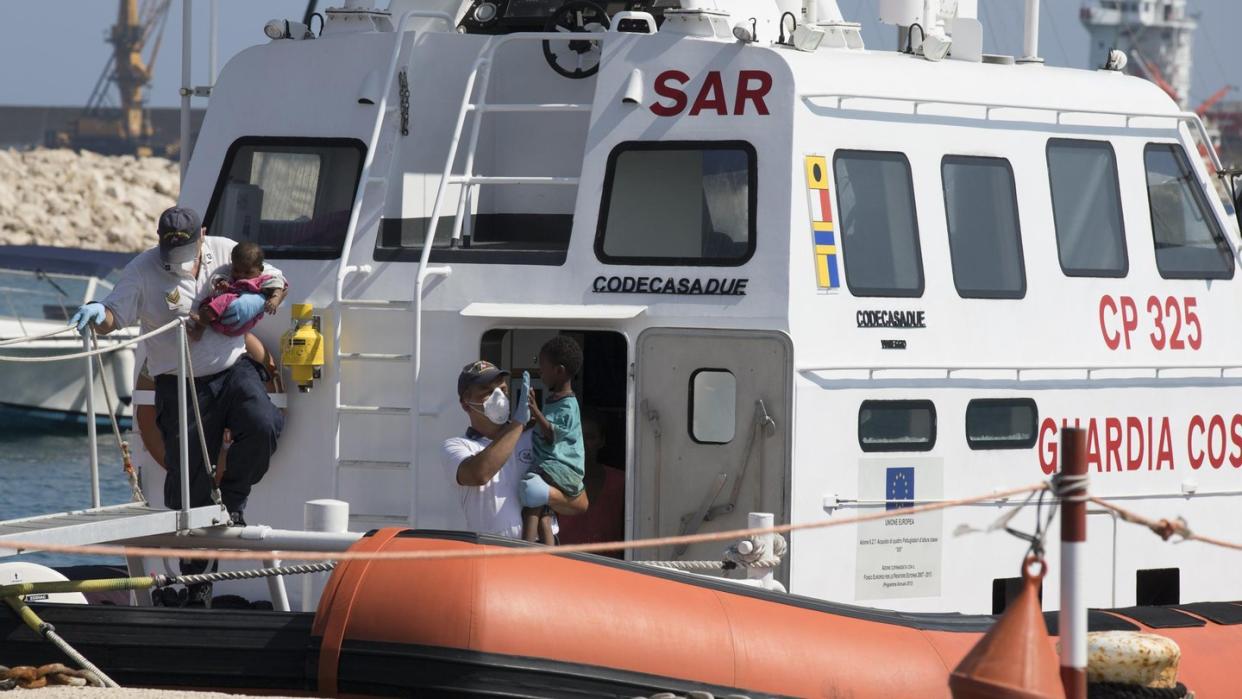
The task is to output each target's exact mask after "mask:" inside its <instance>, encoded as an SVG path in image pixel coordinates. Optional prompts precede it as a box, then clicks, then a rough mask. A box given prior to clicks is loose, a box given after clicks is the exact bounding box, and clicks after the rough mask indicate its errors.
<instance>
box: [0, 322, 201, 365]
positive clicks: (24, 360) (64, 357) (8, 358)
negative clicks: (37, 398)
mask: <svg viewBox="0 0 1242 699" xmlns="http://www.w3.org/2000/svg"><path fill="white" fill-rule="evenodd" d="M180 324H181V320H180V319H177V320H170V321H168V322H167V323H165V324H163V325H161V326H160V327H158V328H156V329H154V330H152V331H151V332H149V333H144V334H142V335H138V336H137V337H131V338H129V339H128V340H122V341H120V342H118V343H116V344H114V345H109V346H107V347H100V348H99V349H93V350H89V351H83V352H75V353H74V354H56V355H50V356H46V357H16V356H13V355H6V354H0V362H17V363H19V364H38V363H45V362H66V361H69V360H71V359H82V358H83V357H94V356H96V355H100V354H107V353H109V352H116V351H118V350H122V349H125V348H126V347H130V346H132V345H136V344H138V343H139V342H142V341H143V340H146V339H148V338H152V337H155V336H156V335H159V334H160V333H165V332H168V331H169V330H171V329H173V328H175V327H177V326H178V325H180ZM66 327H73V326H66ZM61 332H63V331H61ZM28 337H34V336H28ZM23 339H26V338H23Z"/></svg>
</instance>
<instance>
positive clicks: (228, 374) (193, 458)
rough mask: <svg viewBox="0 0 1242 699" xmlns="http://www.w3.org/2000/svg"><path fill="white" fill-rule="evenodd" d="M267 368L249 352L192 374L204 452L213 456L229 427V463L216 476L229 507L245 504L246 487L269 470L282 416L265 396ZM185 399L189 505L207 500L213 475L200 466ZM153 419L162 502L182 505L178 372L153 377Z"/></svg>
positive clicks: (190, 408) (200, 453)
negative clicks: (163, 468)
mask: <svg viewBox="0 0 1242 699" xmlns="http://www.w3.org/2000/svg"><path fill="white" fill-rule="evenodd" d="M264 374H266V371H265V370H263V369H262V367H260V366H259V365H258V364H257V363H255V362H254V361H253V360H251V359H250V358H249V357H244V356H243V357H242V358H241V359H239V360H237V362H236V363H235V364H233V366H231V367H229V368H228V369H225V370H224V371H222V372H220V373H218V374H212V375H210V376H200V377H196V378H195V379H194V388H195V392H196V393H197V394H198V406H199V410H200V411H202V417H203V436H204V438H205V439H206V440H207V453H208V454H209V455H210V456H211V457H212V459H213V460H214V459H216V458H217V456H218V455H219V453H220V446H221V444H222V443H223V441H224V430H225V429H226V428H227V429H228V430H229V432H231V433H232V435H233V444H232V446H230V447H229V459H228V466H227V468H226V469H225V471H224V478H223V480H222V481H221V482H220V496H221V498H222V500H223V501H224V506H225V507H226V508H227V509H228V511H229V512H241V511H242V510H243V509H245V506H246V498H247V497H248V496H249V495H250V488H251V487H252V486H253V485H254V484H255V483H258V482H259V480H260V479H262V478H263V476H264V474H266V473H267V468H268V466H269V465H270V463H271V460H272V454H274V453H276V439H277V438H278V437H279V436H280V431H281V430H282V429H283V428H284V424H285V419H284V416H283V415H281V414H280V411H279V410H278V409H277V408H276V406H274V405H272V401H271V400H269V399H268V397H267V389H266V388H265V387H264V386H263V384H264V379H263V376H264ZM186 401H187V407H186V410H187V418H188V419H189V423H190V424H189V427H188V430H187V433H188V435H189V438H190V468H189V472H190V506H191V507H201V506H204V505H210V504H211V502H212V501H211V475H210V474H209V473H208V472H207V469H206V468H204V466H203V451H202V448H201V447H200V446H199V443H198V431H197V428H196V427H195V426H194V405H193V403H191V402H190V398H189V396H186ZM155 420H156V424H157V425H158V426H159V428H160V434H161V435H162V436H163V438H164V462H165V464H166V465H167V466H168V472H167V474H166V475H165V477H164V506H165V507H168V508H170V509H178V508H180V507H181V468H180V464H181V452H180V442H181V432H180V430H179V426H178V424H177V376H176V375H175V374H161V375H160V376H157V377H156V378H155Z"/></svg>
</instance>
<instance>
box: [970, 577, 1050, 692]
mask: <svg viewBox="0 0 1242 699" xmlns="http://www.w3.org/2000/svg"><path fill="white" fill-rule="evenodd" d="M1032 567H1034V568H1035V571H1032ZM1047 570H1048V566H1047V564H1045V563H1044V560H1043V559H1042V558H1037V557H1035V556H1028V557H1027V559H1026V560H1025V561H1024V562H1023V564H1022V577H1023V581H1024V584H1023V586H1022V592H1021V593H1020V594H1019V595H1018V598H1017V599H1015V600H1014V602H1013V604H1011V605H1010V606H1009V608H1008V609H1006V610H1005V613H1004V614H1002V615H1001V618H1000V620H998V621H997V622H996V625H995V626H993V627H992V628H991V629H990V630H989V631H988V632H987V634H985V635H984V636H983V638H981V639H979V642H978V643H976V644H975V647H974V648H972V649H971V651H970V653H968V654H967V655H966V657H965V658H962V662H960V663H958V665H957V667H956V668H955V669H954V670H953V674H952V675H950V676H949V689H950V691H951V692H952V693H953V697H954V699H996V698H1001V699H1007V698H1009V697H1014V698H1015V699H1052V698H1054V697H1060V698H1064V697H1065V690H1064V689H1063V688H1062V687H1061V675H1060V669H1059V661H1058V660H1057V652H1056V647H1055V646H1053V644H1052V638H1051V637H1049V636H1048V627H1047V626H1045V624H1044V617H1043V614H1042V613H1041V610H1040V604H1039V585H1040V582H1041V581H1042V580H1043V579H1044V573H1046V572H1047Z"/></svg>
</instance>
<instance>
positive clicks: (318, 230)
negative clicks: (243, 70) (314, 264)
mask: <svg viewBox="0 0 1242 699" xmlns="http://www.w3.org/2000/svg"><path fill="white" fill-rule="evenodd" d="M365 152H366V147H365V146H364V145H363V144H362V142H361V141H358V140H355V139H328V138H254V137H247V138H242V139H238V140H237V141H235V142H234V143H233V145H232V146H230V147H229V151H228V153H227V154H226V155H225V158H224V168H223V169H222V170H221V172H220V179H219V181H218V182H216V189H215V192H214V193H213V194H212V197H211V205H210V206H209V207H208V208H207V217H206V219H205V223H206V226H207V233H208V235H219V236H226V237H229V238H232V239H234V240H250V241H253V242H255V243H258V244H259V245H260V246H261V247H262V248H263V251H264V253H265V254H266V255H267V256H268V257H271V258H310V259H332V258H335V257H339V256H340V254H341V248H342V247H343V246H344V244H345V232H346V230H347V229H348V227H349V214H350V211H351V210H352V209H353V204H354V193H355V191H356V190H357V188H358V178H359V177H360V176H361V174H362V159H363V156H364V154H365Z"/></svg>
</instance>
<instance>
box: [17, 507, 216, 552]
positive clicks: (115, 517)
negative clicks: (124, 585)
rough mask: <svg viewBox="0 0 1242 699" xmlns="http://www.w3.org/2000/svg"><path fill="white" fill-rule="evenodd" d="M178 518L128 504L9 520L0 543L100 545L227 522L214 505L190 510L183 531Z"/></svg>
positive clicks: (172, 513)
mask: <svg viewBox="0 0 1242 699" xmlns="http://www.w3.org/2000/svg"><path fill="white" fill-rule="evenodd" d="M180 514H181V513H180V512H178V511H177V510H166V509H164V508H162V507H152V506H150V505H145V504H142V503H130V504H125V505H111V506H108V507H99V508H92V509H88V510H75V511H72V512H60V513H56V514H49V515H40V516H38V517H26V518H23V519H11V520H7V521H0V543H12V542H22V543H25V542H30V543H32V544H60V545H86V544H102V543H106V542H109V541H120V540H123V539H134V538H138V537H143V536H154V535H156V534H172V533H175V532H177V531H179V530H181V529H183V528H190V529H193V528H198V527H210V526H214V525H219V524H224V523H226V522H227V521H228V515H227V514H226V513H225V512H224V511H223V510H222V509H221V508H219V507H217V506H215V505H210V506H207V507H195V508H192V509H191V510H190V512H189V515H190V516H189V522H188V523H187V525H186V527H180V526H178V525H179V522H178V518H179V517H180ZM20 553H22V550H20V549H0V558H3V557H6V556H14V555H17V554H20Z"/></svg>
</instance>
